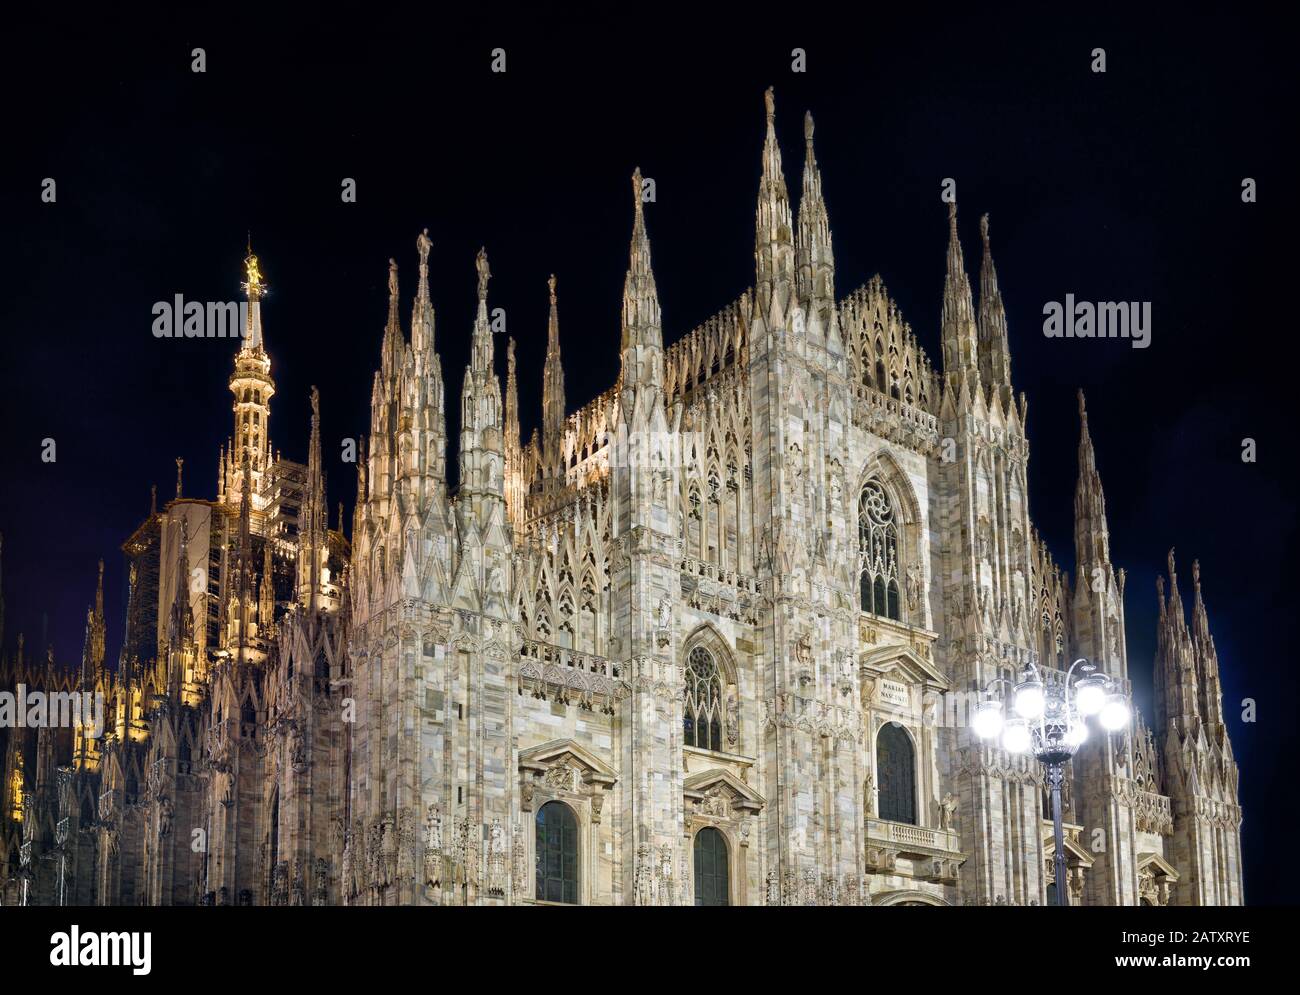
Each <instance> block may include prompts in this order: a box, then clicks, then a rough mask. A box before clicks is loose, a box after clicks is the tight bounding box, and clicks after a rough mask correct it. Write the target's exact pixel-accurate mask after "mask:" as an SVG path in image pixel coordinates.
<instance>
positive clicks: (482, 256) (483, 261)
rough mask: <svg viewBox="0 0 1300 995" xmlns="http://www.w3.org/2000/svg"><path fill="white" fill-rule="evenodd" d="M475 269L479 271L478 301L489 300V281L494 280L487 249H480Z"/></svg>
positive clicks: (475, 261)
mask: <svg viewBox="0 0 1300 995" xmlns="http://www.w3.org/2000/svg"><path fill="white" fill-rule="evenodd" d="M474 268H475V269H476V270H477V271H478V299H479V300H481V301H485V300H487V292H488V281H489V280H490V279H492V270H491V269H490V268H489V267H488V257H487V249H486V248H480V249H479V250H478V255H477V256H475V257H474Z"/></svg>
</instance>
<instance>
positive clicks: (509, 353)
mask: <svg viewBox="0 0 1300 995" xmlns="http://www.w3.org/2000/svg"><path fill="white" fill-rule="evenodd" d="M506 369H507V370H508V371H509V375H510V376H514V375H515V339H514V336H513V335H512V336H511V337H510V338H508V339H506Z"/></svg>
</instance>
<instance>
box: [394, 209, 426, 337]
mask: <svg viewBox="0 0 1300 995" xmlns="http://www.w3.org/2000/svg"><path fill="white" fill-rule="evenodd" d="M415 247H416V251H417V252H419V254H420V278H419V283H418V284H417V285H416V288H415V303H414V304H413V305H412V307H411V348H412V350H414V352H415V353H416V355H417V356H420V355H425V356H427V355H429V354H431V353H433V351H434V314H433V302H432V301H431V300H430V299H429V249H430V248H432V247H433V243H432V242H431V241H429V229H428V228H426V229H424V231H422V232H421V233H420V234H419V236H417V237H416V239H415ZM390 320H391V317H390Z"/></svg>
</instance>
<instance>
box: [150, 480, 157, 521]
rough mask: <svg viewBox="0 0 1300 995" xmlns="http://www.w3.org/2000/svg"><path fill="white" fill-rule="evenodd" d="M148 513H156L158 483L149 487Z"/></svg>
mask: <svg viewBox="0 0 1300 995" xmlns="http://www.w3.org/2000/svg"><path fill="white" fill-rule="evenodd" d="M149 514H150V515H156V514H158V485H157V484H154V485H153V486H152V487H150V488H149Z"/></svg>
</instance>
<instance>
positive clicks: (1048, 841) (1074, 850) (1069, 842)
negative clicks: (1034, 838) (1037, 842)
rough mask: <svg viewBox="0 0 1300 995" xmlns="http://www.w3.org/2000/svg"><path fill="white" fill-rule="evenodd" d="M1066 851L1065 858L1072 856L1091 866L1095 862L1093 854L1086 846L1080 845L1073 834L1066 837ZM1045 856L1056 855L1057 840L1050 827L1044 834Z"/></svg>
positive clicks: (1081, 863) (1086, 865)
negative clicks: (1053, 836)
mask: <svg viewBox="0 0 1300 995" xmlns="http://www.w3.org/2000/svg"><path fill="white" fill-rule="evenodd" d="M1065 852H1066V855H1067V856H1066V858H1065V859H1066V860H1067V861H1068V860H1069V859H1070V857H1073V858H1074V859H1075V860H1077V861H1078V862H1079V864H1080V865H1081V866H1083V867H1091V866H1092V864H1093V856H1092V854H1091V853H1089V852H1088V851H1087V850H1086V849H1085V848H1084V847H1082V846H1080V845H1079V841H1078V840H1076V839H1074V838H1073V837H1072V836H1067V837H1065ZM1043 856H1044V857H1055V856H1056V841H1055V840H1054V839H1053V838H1052V830H1051V828H1050V827H1049V828H1048V829H1046V830H1045V831H1044V834H1043Z"/></svg>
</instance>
